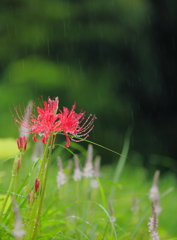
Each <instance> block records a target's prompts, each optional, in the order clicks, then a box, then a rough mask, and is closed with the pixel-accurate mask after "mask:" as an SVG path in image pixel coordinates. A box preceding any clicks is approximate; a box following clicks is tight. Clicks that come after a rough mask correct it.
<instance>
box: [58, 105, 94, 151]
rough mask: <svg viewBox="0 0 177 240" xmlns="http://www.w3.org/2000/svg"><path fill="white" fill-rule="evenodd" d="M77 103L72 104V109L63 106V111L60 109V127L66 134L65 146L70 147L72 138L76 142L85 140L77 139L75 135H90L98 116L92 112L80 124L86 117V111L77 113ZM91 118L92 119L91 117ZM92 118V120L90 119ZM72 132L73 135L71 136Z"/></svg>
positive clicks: (85, 136)
mask: <svg viewBox="0 0 177 240" xmlns="http://www.w3.org/2000/svg"><path fill="white" fill-rule="evenodd" d="M75 108H76V103H74V105H73V106H72V109H71V111H69V110H68V108H65V107H64V108H63V112H62V111H61V110H60V113H59V114H58V116H59V129H60V131H61V132H63V133H64V134H65V136H66V141H67V143H66V145H65V147H69V145H70V139H71V140H72V141H75V142H79V141H83V139H80V140H75V139H74V138H73V137H78V138H80V137H84V139H86V138H87V137H88V136H89V135H88V134H89V132H90V131H91V130H92V129H93V127H94V125H93V122H94V120H95V119H96V116H95V115H93V117H92V118H91V116H92V114H90V115H89V117H88V118H87V120H86V121H85V122H84V123H83V124H82V125H80V124H81V123H82V122H83V120H84V117H85V112H82V111H81V112H80V113H78V114H77V113H75V111H74V110H75ZM90 118H91V119H90ZM89 119H90V121H89ZM68 134H71V135H73V136H69V135H68Z"/></svg>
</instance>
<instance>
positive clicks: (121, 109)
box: [0, 0, 177, 171]
mask: <svg viewBox="0 0 177 240" xmlns="http://www.w3.org/2000/svg"><path fill="white" fill-rule="evenodd" d="M176 13H177V3H176V0H170V1H169V0H161V1H157V0H156V1H155V0H154V1H150V0H135V1H132V0H111V1H106V0H94V1H93V0H85V1H84V0H77V1H76V0H75V1H73V0H71V1H66V0H60V1H58V0H57V1H56V0H51V1H43V2H42V3H41V1H39V0H35V1H31V0H23V1H22V0H19V1H1V2H0V18H1V20H0V46H1V48H0V96H1V101H0V109H1V118H0V125H1V129H0V137H1V138H5V137H17V136H18V130H17V129H16V128H15V126H14V123H13V119H12V117H11V114H10V112H9V108H12V104H15V105H17V104H18V103H19V102H25V103H26V104H27V102H28V101H29V100H30V99H33V100H37V98H38V97H39V96H40V95H43V96H44V98H46V99H47V97H48V96H50V97H51V98H52V97H55V96H59V98H60V108H62V107H63V106H66V107H68V108H71V105H72V104H73V102H74V101H76V102H77V111H78V112H79V111H80V109H82V108H83V109H84V110H86V111H87V113H88V114H89V113H90V112H92V113H95V114H96V115H97V118H98V119H97V121H96V122H95V128H94V131H93V132H92V133H91V134H90V138H89V140H91V141H94V142H96V143H99V144H101V145H103V146H105V147H107V148H110V149H113V150H115V151H117V152H121V149H122V145H123V139H124V135H125V133H126V131H127V129H128V128H129V127H131V126H132V127H133V133H132V138H131V146H130V151H131V152H138V153H140V154H141V155H142V161H143V164H144V165H145V166H146V167H149V168H150V167H152V166H155V167H158V168H159V167H160V168H163V169H171V170H173V171H176V170H175V168H176V165H177V162H176V158H177V148H176V142H177V123H176V120H177V104H176V100H177V94H176V89H177V82H176V80H177V77H176V71H177V70H176V69H177V68H176V58H177V57H176V48H177V44H176V39H177V31H176V29H177V14H176ZM62 140H63V139H62ZM97 151H98V152H99V154H100V155H102V158H103V162H105V163H111V162H113V161H114V160H115V159H116V158H117V156H116V155H114V154H113V153H110V152H108V151H105V150H104V149H101V148H100V149H98V148H97ZM143 159H144V160H143Z"/></svg>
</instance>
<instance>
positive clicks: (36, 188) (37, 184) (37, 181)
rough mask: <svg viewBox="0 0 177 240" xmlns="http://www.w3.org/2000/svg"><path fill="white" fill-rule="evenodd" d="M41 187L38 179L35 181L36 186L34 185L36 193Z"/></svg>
mask: <svg viewBox="0 0 177 240" xmlns="http://www.w3.org/2000/svg"><path fill="white" fill-rule="evenodd" d="M39 185H40V180H39V179H37V178H36V180H35V185H34V188H35V192H37V191H38V189H39Z"/></svg>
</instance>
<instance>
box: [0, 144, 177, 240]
mask: <svg viewBox="0 0 177 240" xmlns="http://www.w3.org/2000/svg"><path fill="white" fill-rule="evenodd" d="M76 145H77V144H75V143H74V146H76ZM71 146H72V145H71ZM59 149H61V147H60V146H59ZM71 149H72V148H71ZM55 151H57V148H55ZM60 151H61V150H60ZM72 151H75V148H73V149H72ZM65 153H66V152H65V151H62V152H61V153H60V156H61V158H62V159H63V171H64V174H65V176H66V179H67V182H66V183H64V184H63V185H61V186H60V187H59V188H58V187H57V182H56V176H57V172H58V171H59V170H61V169H59V170H58V168H57V167H56V166H57V163H56V157H55V156H53V158H52V162H51V166H50V170H49V181H48V184H47V194H46V197H45V202H44V206H45V207H44V209H43V212H42V218H41V222H40V231H39V237H38V239H49V238H50V239H99V238H100V239H108V240H109V239H110V240H112V239H122V240H123V239H130V238H131V239H144V240H146V239H149V233H148V226H147V223H148V219H149V217H150V215H151V203H150V200H149V199H148V195H149V189H150V187H151V184H152V180H151V178H150V177H149V176H148V172H147V170H145V169H144V168H143V167H142V166H141V165H138V164H135V163H129V164H127V165H126V166H125V167H124V168H122V167H121V170H120V171H119V177H116V178H117V180H118V179H119V180H118V181H116V182H114V180H113V178H114V179H116V178H115V176H114V174H115V173H116V172H115V170H114V169H115V168H116V166H115V165H114V166H110V165H107V166H104V167H101V170H100V174H101V175H100V177H99V178H97V179H96V178H82V179H81V180H80V181H77V182H75V181H74V180H73V168H74V167H73V162H70V161H69V162H68V160H67V157H66V155H65ZM83 154H84V155H83ZM83 154H82V153H80V154H79V160H80V166H81V169H82V168H83V169H84V165H85V153H84V152H83ZM30 155H31V153H30V152H29V151H28V156H26V157H25V158H24V159H23V162H22V167H23V171H22V172H21V174H20V182H21V186H22V188H21V187H20V188H19V195H18V197H17V202H18V206H19V208H20V214H21V217H22V218H23V217H24V216H25V209H26V208H28V205H29V203H28V199H27V195H28V194H29V190H30V189H32V188H33V186H34V180H35V178H36V173H37V171H38V170H37V169H38V165H39V161H37V162H36V163H35V164H34V163H33V162H32V161H30V158H31V157H30ZM119 161H122V160H121V158H120V160H119ZM119 161H118V163H119ZM71 163H72V165H71ZM119 166H120V163H119ZM1 169H3V170H4V174H5V175H4V176H3V177H2V178H1V182H0V186H1V187H0V188H1V189H2V192H1V198H2V196H3V195H2V194H3V193H5V188H6V187H5V186H6V185H7V180H8V179H9V178H10V169H11V162H9V161H4V162H2V163H1ZM30 169H31V170H30ZM132 169H133V171H132ZM120 173H121V174H120ZM116 174H118V173H116ZM113 176H114V177H113ZM93 180H94V181H96V180H97V181H99V185H97V187H96V188H93V184H91V182H92V181H93ZM95 186H96V185H95ZM175 186H176V179H175V176H173V175H172V174H168V173H166V174H164V175H163V176H161V177H160V179H159V190H160V196H161V199H160V202H161V207H162V212H161V214H160V215H159V227H158V232H159V235H160V237H161V238H164V239H169V240H170V239H171V238H173V237H174V236H175V235H176V234H177V232H176V227H175V222H176V220H175V216H174V215H173V212H174V209H175V204H176V203H175V201H171V199H176V197H177V191H176V188H175ZM20 189H21V191H20ZM113 189H115V191H114V194H113V195H112V194H111V192H112V190H113ZM169 202H170V204H169ZM171 215H173V218H171V217H170V216H171ZM167 219H168V221H167ZM1 226H3V225H1ZM3 227H4V226H3ZM6 227H7V228H8V225H6ZM11 232H12V230H11V228H10V229H9V234H10V233H11ZM7 239H13V237H12V235H11V234H10V235H8V236H7ZM3 240H4V239H3Z"/></svg>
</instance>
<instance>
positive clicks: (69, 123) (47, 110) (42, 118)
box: [13, 97, 96, 147]
mask: <svg viewBox="0 0 177 240" xmlns="http://www.w3.org/2000/svg"><path fill="white" fill-rule="evenodd" d="M58 103H59V100H58V97H56V98H55V99H54V100H51V99H50V98H48V102H45V101H44V102H43V107H42V108H41V107H36V106H35V104H34V107H35V109H36V110H37V113H38V115H37V116H36V115H34V114H33V113H32V111H31V109H30V108H29V109H27V110H24V114H23V113H22V110H21V108H20V106H19V107H16V106H14V109H15V113H16V116H15V115H13V118H14V120H15V122H16V123H18V124H19V125H20V127H21V126H22V127H23V128H25V129H29V132H30V133H33V134H34V135H33V138H32V139H33V140H34V141H35V142H36V141H37V139H36V137H37V135H40V136H42V142H43V143H47V139H48V137H49V135H50V134H51V133H53V134H55V135H56V134H57V133H59V132H63V133H64V135H65V137H66V142H67V143H66V145H65V147H69V145H70V140H72V141H76V142H79V141H83V139H79V140H75V139H73V138H74V137H76V138H77V137H78V138H80V137H83V138H84V139H86V138H87V137H88V136H89V135H88V134H89V132H90V131H91V130H92V129H93V127H94V125H93V122H94V120H95V119H96V116H95V115H93V117H92V115H91V114H90V115H89V117H88V118H87V119H86V121H85V122H84V123H83V124H82V125H81V123H82V122H83V120H84V117H85V112H83V111H81V112H80V113H76V112H75V108H76V103H74V105H73V106H72V109H71V110H69V109H68V108H66V107H64V108H63V111H61V110H59V113H58V114H57V111H58ZM27 111H28V116H29V119H28V121H25V115H26V114H27ZM23 115H24V116H23ZM70 134H71V135H72V136H70Z"/></svg>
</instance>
